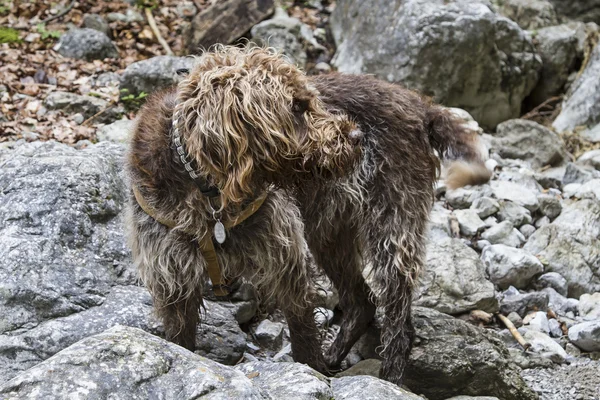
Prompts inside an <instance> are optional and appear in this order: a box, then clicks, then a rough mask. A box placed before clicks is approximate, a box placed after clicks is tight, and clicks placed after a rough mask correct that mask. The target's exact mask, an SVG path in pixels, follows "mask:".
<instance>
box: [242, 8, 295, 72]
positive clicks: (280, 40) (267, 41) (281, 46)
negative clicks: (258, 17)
mask: <svg viewBox="0 0 600 400" xmlns="http://www.w3.org/2000/svg"><path fill="white" fill-rule="evenodd" d="M302 25H303V24H302V22H300V20H299V19H297V18H291V17H289V16H288V15H287V13H286V12H285V11H283V10H281V9H277V10H276V12H275V16H274V17H273V18H271V19H268V20H266V21H263V22H261V23H259V24H257V25H254V27H253V28H252V30H251V31H250V33H251V34H252V40H253V41H255V42H256V43H257V44H259V45H261V46H269V47H274V48H276V49H277V50H279V51H281V52H282V53H283V54H284V55H285V56H287V58H288V59H289V60H290V61H291V62H292V63H293V64H296V65H297V66H299V67H300V68H304V67H305V66H306V50H305V48H304V44H303V42H302V39H301V36H300V29H301V28H302Z"/></svg>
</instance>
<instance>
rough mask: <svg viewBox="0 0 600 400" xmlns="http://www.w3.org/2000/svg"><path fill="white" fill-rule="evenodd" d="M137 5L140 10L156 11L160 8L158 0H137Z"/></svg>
mask: <svg viewBox="0 0 600 400" xmlns="http://www.w3.org/2000/svg"><path fill="white" fill-rule="evenodd" d="M135 5H136V6H138V7H139V8H150V9H155V8H157V7H158V0H136V1H135Z"/></svg>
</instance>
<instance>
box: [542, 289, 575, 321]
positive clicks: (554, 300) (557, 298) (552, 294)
mask: <svg viewBox="0 0 600 400" xmlns="http://www.w3.org/2000/svg"><path fill="white" fill-rule="evenodd" d="M540 293H544V294H546V295H547V296H548V306H549V307H550V308H551V309H552V311H554V312H555V313H557V314H558V315H566V314H567V313H569V312H573V313H576V312H577V309H578V306H579V300H577V299H571V298H566V297H565V296H562V295H561V294H559V293H558V292H557V291H556V290H554V289H553V288H551V287H547V288H544V289H542V290H541V292H540Z"/></svg>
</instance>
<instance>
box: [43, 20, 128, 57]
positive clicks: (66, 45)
mask: <svg viewBox="0 0 600 400" xmlns="http://www.w3.org/2000/svg"><path fill="white" fill-rule="evenodd" d="M54 50H55V51H58V52H59V53H60V54H61V55H62V56H64V57H69V58H77V59H82V60H87V61H92V60H103V59H105V58H118V57H119V51H118V50H117V47H116V46H115V45H114V44H113V42H112V41H111V40H110V38H109V37H108V36H106V34H105V33H102V32H99V31H97V30H95V29H89V28H81V29H71V30H70V31H68V32H67V33H65V34H64V35H62V36H61V37H60V40H59V41H58V43H57V44H56V46H54Z"/></svg>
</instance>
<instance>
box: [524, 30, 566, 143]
mask: <svg viewBox="0 0 600 400" xmlns="http://www.w3.org/2000/svg"><path fill="white" fill-rule="evenodd" d="M535 42H536V47H537V50H538V54H539V55H540V56H541V57H542V62H543V66H542V71H541V73H540V79H539V81H538V83H537V85H536V87H535V88H534V89H533V92H531V95H530V97H529V99H528V102H529V104H531V105H538V104H541V103H543V102H544V101H545V100H547V99H549V98H550V97H552V96H556V95H557V94H560V93H562V92H563V88H564V86H565V84H566V83H567V80H568V79H569V75H570V74H571V73H572V72H573V71H574V69H575V62H576V60H577V32H576V31H575V30H574V29H572V28H571V27H570V26H568V25H558V26H551V27H548V28H542V29H540V30H538V31H537V35H536V36H535ZM540 150H543V149H540Z"/></svg>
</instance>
